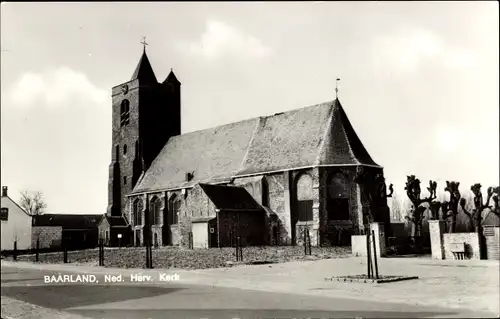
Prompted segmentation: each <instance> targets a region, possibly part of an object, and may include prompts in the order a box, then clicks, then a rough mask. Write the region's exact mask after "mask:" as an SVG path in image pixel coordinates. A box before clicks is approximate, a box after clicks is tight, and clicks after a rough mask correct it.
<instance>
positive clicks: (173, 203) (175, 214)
mask: <svg viewBox="0 0 500 319" xmlns="http://www.w3.org/2000/svg"><path fill="white" fill-rule="evenodd" d="M180 208H181V199H180V198H179V197H178V196H177V195H175V194H174V195H172V197H170V199H169V201H168V217H169V223H170V225H177V224H178V222H179V210H180Z"/></svg>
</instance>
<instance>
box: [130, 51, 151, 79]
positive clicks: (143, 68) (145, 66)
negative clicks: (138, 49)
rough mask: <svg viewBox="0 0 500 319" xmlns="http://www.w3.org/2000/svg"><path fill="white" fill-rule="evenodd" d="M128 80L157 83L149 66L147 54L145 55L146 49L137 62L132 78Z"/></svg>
mask: <svg viewBox="0 0 500 319" xmlns="http://www.w3.org/2000/svg"><path fill="white" fill-rule="evenodd" d="M130 80H131V81H132V80H139V81H145V82H153V83H158V81H157V80H156V76H155V73H154V71H153V68H152V67H151V63H149V59H148V56H147V55H146V50H144V51H143V53H142V56H141V59H140V60H139V63H138V64H137V67H136V68H135V71H134V74H132V78H131V79H130Z"/></svg>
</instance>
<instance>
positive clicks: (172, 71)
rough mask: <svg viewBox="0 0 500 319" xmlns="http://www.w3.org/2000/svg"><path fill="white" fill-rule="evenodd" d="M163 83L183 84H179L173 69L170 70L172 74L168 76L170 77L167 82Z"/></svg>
mask: <svg viewBox="0 0 500 319" xmlns="http://www.w3.org/2000/svg"><path fill="white" fill-rule="evenodd" d="M163 83H173V84H181V82H179V80H178V79H177V77H176V76H175V74H174V70H173V69H170V73H169V74H168V76H167V78H166V79H165V81H163Z"/></svg>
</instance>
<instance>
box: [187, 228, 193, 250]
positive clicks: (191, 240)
mask: <svg viewBox="0 0 500 319" xmlns="http://www.w3.org/2000/svg"><path fill="white" fill-rule="evenodd" d="M193 246H194V243H193V232H189V233H188V248H189V249H194V247H193Z"/></svg>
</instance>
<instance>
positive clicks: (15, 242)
mask: <svg viewBox="0 0 500 319" xmlns="http://www.w3.org/2000/svg"><path fill="white" fill-rule="evenodd" d="M12 257H13V258H14V261H17V240H14V254H13V255H12Z"/></svg>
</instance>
